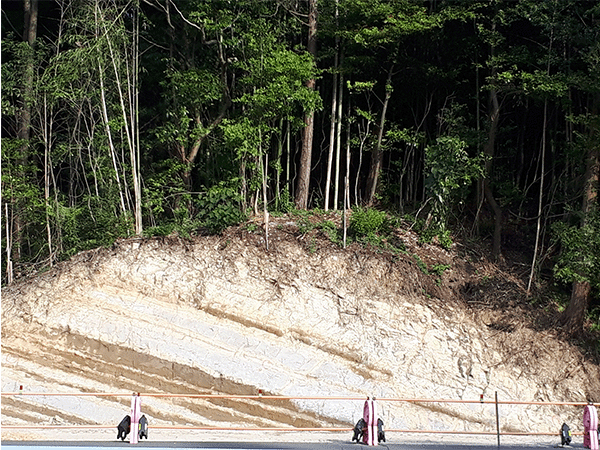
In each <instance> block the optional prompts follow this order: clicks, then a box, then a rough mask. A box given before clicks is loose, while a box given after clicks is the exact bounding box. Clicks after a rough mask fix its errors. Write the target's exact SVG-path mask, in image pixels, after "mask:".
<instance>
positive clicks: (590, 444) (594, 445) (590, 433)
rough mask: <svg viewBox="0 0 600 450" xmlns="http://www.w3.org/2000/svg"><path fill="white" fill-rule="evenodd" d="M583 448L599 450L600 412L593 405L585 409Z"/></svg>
mask: <svg viewBox="0 0 600 450" xmlns="http://www.w3.org/2000/svg"><path fill="white" fill-rule="evenodd" d="M583 446H584V447H585V448H589V449H590V450H598V411H597V410H596V407H595V406H594V405H592V404H591V403H590V404H589V405H587V406H586V407H585V408H584V409H583Z"/></svg>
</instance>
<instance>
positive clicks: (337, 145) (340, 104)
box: [333, 53, 344, 211]
mask: <svg viewBox="0 0 600 450" xmlns="http://www.w3.org/2000/svg"><path fill="white" fill-rule="evenodd" d="M343 58H344V54H343V53H342V57H341V58H340V59H341V60H342V61H343ZM338 92H339V99H338V108H337V118H336V124H337V127H336V130H335V139H336V143H335V181H334V183H333V189H334V194H333V210H334V211H337V209H338V197H339V195H338V192H339V190H340V167H341V165H342V162H341V156H340V155H341V153H342V115H343V114H342V108H343V105H344V101H343V100H344V74H343V73H340V76H339V87H338Z"/></svg>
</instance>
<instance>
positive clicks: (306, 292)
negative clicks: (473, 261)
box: [2, 226, 600, 433]
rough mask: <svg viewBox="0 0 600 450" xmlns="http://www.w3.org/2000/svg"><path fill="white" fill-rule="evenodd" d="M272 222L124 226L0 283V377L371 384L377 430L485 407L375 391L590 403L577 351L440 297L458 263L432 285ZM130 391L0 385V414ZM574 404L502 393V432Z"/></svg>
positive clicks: (341, 418) (307, 406)
mask: <svg viewBox="0 0 600 450" xmlns="http://www.w3.org/2000/svg"><path fill="white" fill-rule="evenodd" d="M277 230H278V231H276V230H275V229H274V231H273V233H272V242H271V250H270V251H269V252H266V251H265V250H264V245H262V244H261V242H260V239H261V238H260V237H259V236H258V235H257V234H252V233H248V232H245V231H243V230H238V231H237V232H236V233H234V234H232V235H228V236H224V237H202V238H197V239H195V240H194V241H193V242H190V241H185V240H179V239H175V238H170V239H167V238H165V239H152V240H128V241H123V242H121V243H119V244H117V245H115V246H114V247H113V248H112V249H100V250H97V251H90V252H86V253H82V254H80V255H77V256H76V257H74V258H73V259H72V260H71V261H69V262H67V263H63V264H62V265H61V266H59V267H58V268H56V269H55V270H52V271H50V272H48V273H45V274H43V275H40V276H38V277H36V278H35V279H32V280H29V281H27V282H26V283H20V284H18V285H16V286H14V287H11V288H9V289H5V290H4V292H3V296H2V391H3V392H7V391H16V390H18V388H19V386H20V385H24V388H25V391H30V392H31V391H34V392H56V391H60V392H73V393H77V392H104V393H109V392H120V393H130V392H142V393H151V392H153V393H171V394H184V393H185V394H201V393H227V394H256V393H258V390H259V389H260V390H262V391H263V392H264V393H265V394H274V395H286V396H344V397H345V396H352V397H366V396H367V395H374V396H376V397H377V398H379V399H380V402H379V404H380V406H379V409H380V414H381V416H382V418H383V420H384V422H385V423H386V427H387V428H388V429H439V430H471V431H494V430H495V411H494V406H493V405H490V404H484V405H481V404H478V403H475V404H468V405H461V404H454V403H426V402H420V403H416V404H415V403H407V402H398V401H389V400H386V398H388V399H389V398H407V399H408V398H420V399H457V400H458V399H464V400H479V398H480V395H481V394H483V395H484V399H485V400H493V398H494V393H495V392H497V393H498V397H499V399H500V400H522V401H539V400H545V401H586V400H588V399H592V400H595V401H600V398H594V396H596V397H598V395H599V392H600V389H598V384H599V383H600V382H599V381H598V380H600V372H599V370H598V367H597V366H594V365H591V364H588V363H586V362H585V361H584V360H583V358H581V356H580V354H579V353H578V352H577V350H576V349H573V348H571V347H569V346H568V345H567V344H565V343H561V342H559V341H557V340H555V339H554V338H553V337H552V336H551V335H550V334H549V333H540V332H534V331H532V330H530V329H528V328H526V327H522V328H520V329H518V330H498V329H494V327H491V328H490V327H486V326H485V325H483V324H482V320H483V318H482V317H477V316H473V315H472V314H470V313H469V312H468V311H467V312H465V311H466V310H465V309H463V308H461V307H460V306H459V305H460V303H459V302H456V301H454V300H455V299H454V298H453V299H452V301H450V300H448V301H446V302H444V301H443V300H441V298H443V297H445V296H448V297H455V296H456V295H457V294H456V292H459V290H460V287H461V286H462V285H464V284H465V283H466V282H468V281H469V280H466V279H464V276H462V275H460V276H459V274H457V273H453V271H452V270H450V271H447V272H446V273H445V274H444V277H443V278H442V280H441V282H440V283H438V285H439V286H438V287H437V288H436V285H435V283H433V284H432V283H431V281H429V282H428V281H427V277H426V276H425V275H424V274H423V273H422V272H420V271H419V269H418V268H417V267H416V265H415V264H414V260H412V259H411V257H410V256H408V255H404V254H401V255H396V256H394V257H390V256H389V255H388V256H385V255H379V254H377V253H369V252H363V251H361V250H360V249H359V248H358V247H357V248H355V249H354V250H346V251H343V250H341V249H338V248H336V247H334V246H330V247H328V248H327V249H319V248H313V247H311V246H308V248H305V247H304V246H303V245H302V242H301V241H299V240H297V239H296V238H295V237H294V238H293V239H287V238H286V229H285V227H284V226H279V228H277ZM443 257H444V258H446V259H447V261H448V262H449V263H451V264H452V266H453V267H455V268H458V267H460V266H461V265H463V264H464V261H459V260H458V259H457V257H455V256H451V255H450V254H445V255H444V256H443ZM456 270H458V269H456ZM457 280H458V281H457ZM428 283H429V284H428ZM452 283H455V284H456V283H458V284H457V285H456V286H454V287H453V288H452V289H450V288H448V286H451V285H452ZM443 286H446V288H445V290H444V288H443ZM436 289H437V290H436ZM435 297H438V298H435ZM566 371H568V373H565V372H566ZM142 406H143V412H144V414H146V416H148V417H149V419H150V423H152V424H153V425H157V424H162V425H169V424H180V425H186V424H187V425H198V426H200V425H207V426H212V425H222V426H238V427H239V426H296V427H323V426H332V427H351V426H352V425H353V424H354V423H355V422H356V421H357V420H358V418H359V416H360V415H361V414H362V402H361V401H359V400H353V401H352V400H335V401H325V400H290V401H282V400H277V401H273V400H255V399H202V398H169V397H145V398H143V402H142ZM128 407H129V398H127V396H125V397H93V396H89V397H79V398H78V397H27V396H23V397H18V398H15V397H4V398H3V399H2V424H3V425H9V424H20V423H24V422H35V423H38V422H39V423H76V424H81V423H86V424H88V423H96V424H115V426H116V424H117V423H118V422H119V421H120V419H121V418H122V416H123V415H124V414H125V413H126V412H127V411H128ZM580 417H581V408H575V407H564V406H563V407H540V406H523V405H515V406H513V405H510V406H508V405H502V406H501V425H502V428H503V429H504V430H507V431H535V432H553V433H555V432H558V430H559V429H560V425H561V424H562V423H563V422H564V421H567V422H569V423H571V424H573V425H574V426H575V428H576V426H577V424H579V423H580V422H581V420H580Z"/></svg>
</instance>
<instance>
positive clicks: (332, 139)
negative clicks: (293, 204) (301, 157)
mask: <svg viewBox="0 0 600 450" xmlns="http://www.w3.org/2000/svg"><path fill="white" fill-rule="evenodd" d="M337 67H338V55H337V52H336V54H335V63H334V73H333V83H332V84H333V86H332V87H333V93H332V99H331V127H330V129H329V152H328V154H327V175H326V177H325V205H324V208H323V209H324V210H325V211H329V193H330V192H331V168H332V165H333V152H334V147H335V130H336V127H335V124H336V118H337V82H338V74H337ZM334 209H335V208H334Z"/></svg>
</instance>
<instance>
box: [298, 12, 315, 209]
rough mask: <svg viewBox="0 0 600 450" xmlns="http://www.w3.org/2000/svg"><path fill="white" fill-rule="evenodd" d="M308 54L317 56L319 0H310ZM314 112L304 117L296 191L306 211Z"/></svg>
mask: <svg viewBox="0 0 600 450" xmlns="http://www.w3.org/2000/svg"><path fill="white" fill-rule="evenodd" d="M308 8H309V11H308V45H307V49H308V52H309V53H310V54H311V55H313V57H316V54H317V0H308ZM315 84H316V80H315V79H314V78H312V79H310V80H308V82H307V83H306V86H307V87H308V88H309V89H313V90H314V89H315ZM314 119H315V113H314V111H308V112H306V114H305V115H304V129H303V130H302V151H301V152H300V169H299V174H298V186H297V189H296V207H297V208H298V209H306V208H307V207H308V190H309V186H310V169H311V164H312V145H313V132H314Z"/></svg>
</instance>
